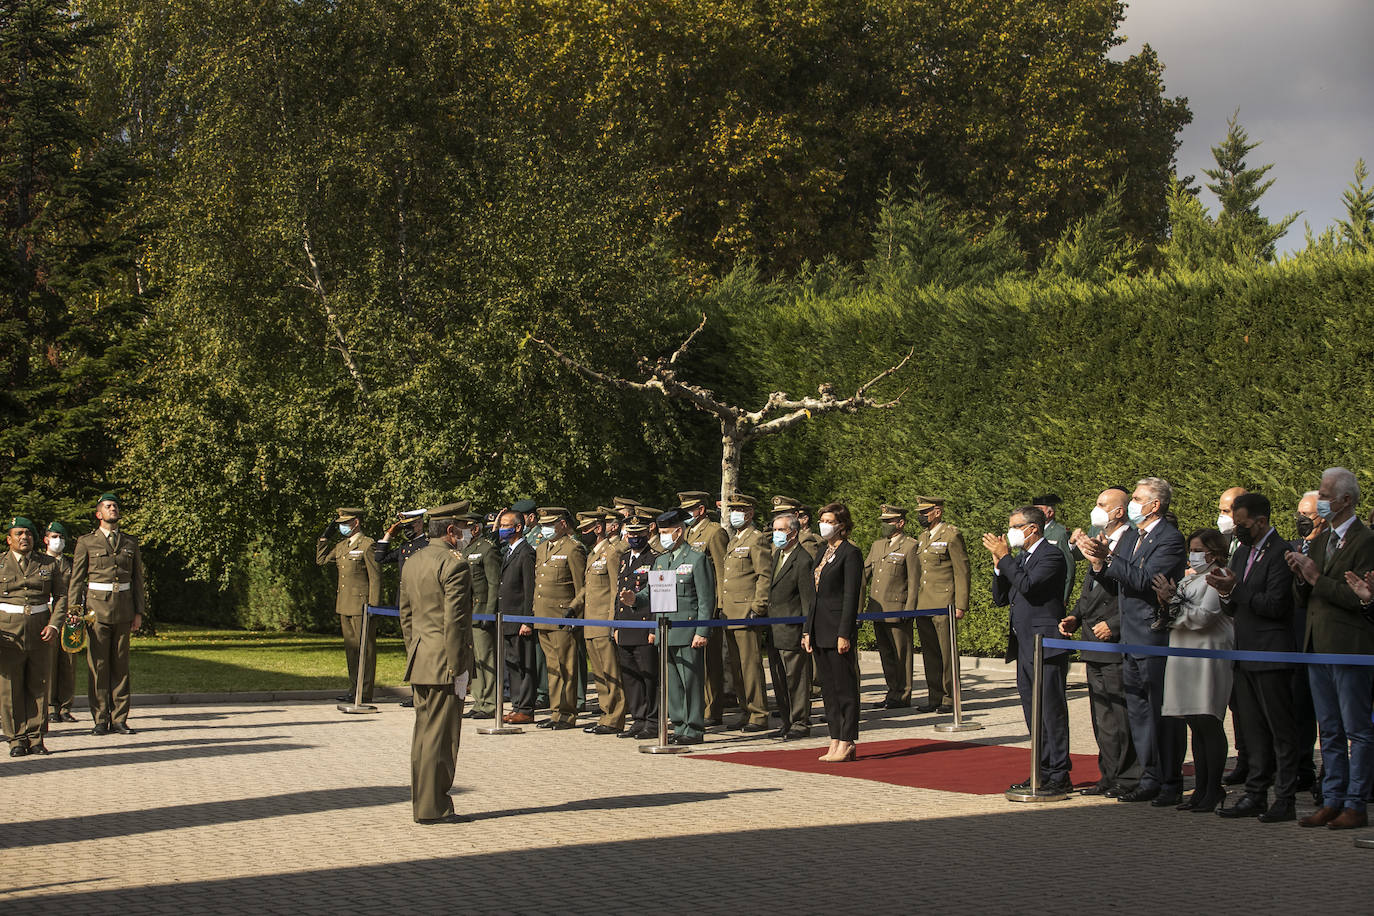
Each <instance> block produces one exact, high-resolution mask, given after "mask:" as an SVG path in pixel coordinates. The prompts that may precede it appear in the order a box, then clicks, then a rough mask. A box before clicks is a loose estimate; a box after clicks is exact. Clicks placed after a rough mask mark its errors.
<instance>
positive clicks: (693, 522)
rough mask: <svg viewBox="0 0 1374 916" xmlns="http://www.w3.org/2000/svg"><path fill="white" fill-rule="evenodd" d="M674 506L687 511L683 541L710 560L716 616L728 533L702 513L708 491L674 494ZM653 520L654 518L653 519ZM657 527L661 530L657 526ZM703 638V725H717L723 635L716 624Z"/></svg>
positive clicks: (722, 686)
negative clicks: (675, 504) (704, 709)
mask: <svg viewBox="0 0 1374 916" xmlns="http://www.w3.org/2000/svg"><path fill="white" fill-rule="evenodd" d="M677 498H678V507H679V508H681V509H684V510H686V512H687V513H688V516H689V518H688V525H689V527H688V528H687V535H686V537H687V544H688V545H689V546H690V547H691V548H692V549H693V550H696V551H699V552H701V553H704V554H706V556H707V558H708V559H709V560H710V561H711V573H712V579H711V585H712V590H713V594H714V595H715V601H716V606H715V607H714V608H712V609H711V613H710V616H711V617H717V616H719V615H720V613H721V610H722V607H721V604H720V600H721V596H720V588H719V586H720V581H721V580H722V579H724V578H725V551H726V545H727V544H729V541H730V536H729V535H728V534H726V533H725V529H724V528H722V527H721V526H720V525H719V524H717V523H716V522H714V521H712V520H711V518H710V516H708V515H707V514H706V504H707V502H708V501H709V500H710V498H711V494H710V493H707V492H706V491H705V490H686V491H683V492H681V493H679V494H678V495H677ZM655 523H657V519H655ZM660 530H661V529H660ZM708 630H709V632H708V634H707V639H706V660H705V666H706V667H705V676H706V688H705V695H706V724H707V725H708V726H710V725H719V724H720V722H721V711H722V707H723V706H724V705H725V659H724V657H723V654H722V644H723V637H722V636H721V629H720V628H719V627H709V628H708Z"/></svg>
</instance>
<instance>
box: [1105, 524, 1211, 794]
mask: <svg viewBox="0 0 1374 916" xmlns="http://www.w3.org/2000/svg"><path fill="white" fill-rule="evenodd" d="M1187 565H1188V549H1187V545H1186V544H1185V543H1184V541H1183V535H1181V534H1179V531H1178V529H1177V528H1175V527H1174V526H1173V525H1171V524H1169V523H1168V522H1166V521H1163V520H1161V521H1159V522H1158V523H1157V524H1156V525H1155V526H1154V527H1153V528H1151V529H1150V532H1149V534H1146V535H1145V536H1144V538H1142V537H1141V535H1140V531H1139V529H1136V528H1132V529H1131V530H1129V531H1127V532H1126V533H1125V534H1123V535H1122V536H1121V542H1120V543H1119V544H1117V547H1116V553H1114V554H1113V555H1112V558H1111V562H1110V563H1108V564H1107V565H1106V566H1105V567H1103V569H1102V571H1101V572H1095V573H1092V576H1093V577H1094V578H1096V579H1097V580H1098V581H1100V582H1102V583H1103V584H1104V585H1106V586H1108V587H1109V588H1113V589H1115V590H1116V594H1117V606H1118V607H1119V608H1120V610H1121V641H1122V642H1123V643H1127V644H1130V645H1146V646H1167V645H1168V644H1169V631H1168V630H1158V631H1155V630H1151V629H1150V622H1151V621H1152V620H1154V618H1155V614H1156V612H1157V610H1158V608H1159V597H1158V596H1157V595H1156V594H1155V587H1154V584H1153V582H1154V577H1155V576H1157V575H1160V574H1161V573H1162V574H1163V575H1165V576H1167V577H1168V578H1169V579H1171V580H1172V581H1174V582H1177V581H1179V580H1180V579H1182V578H1183V570H1184V569H1185V568H1186V567H1187ZM1167 662H1168V659H1167V658H1165V657H1164V656H1153V657H1151V656H1142V655H1135V654H1127V655H1125V656H1123V657H1122V660H1121V680H1122V682H1123V683H1124V684H1125V687H1126V715H1127V717H1128V718H1129V719H1130V722H1131V740H1132V742H1134V744H1135V752H1136V755H1137V756H1139V758H1140V762H1141V764H1142V766H1143V767H1144V769H1143V772H1142V773H1141V776H1140V788H1141V789H1142V790H1151V789H1160V790H1162V791H1165V792H1178V791H1180V790H1181V789H1182V788H1183V752H1184V742H1185V739H1186V737H1187V726H1186V725H1184V722H1183V720H1182V719H1176V718H1170V719H1167V720H1165V719H1163V718H1162V717H1161V715H1160V711H1161V709H1162V708H1163V705H1164V668H1165V666H1166V664H1167Z"/></svg>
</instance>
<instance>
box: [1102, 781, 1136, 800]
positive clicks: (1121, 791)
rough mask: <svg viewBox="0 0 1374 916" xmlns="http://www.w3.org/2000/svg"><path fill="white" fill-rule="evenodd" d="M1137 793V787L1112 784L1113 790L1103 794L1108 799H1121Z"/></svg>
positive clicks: (1110, 789)
mask: <svg viewBox="0 0 1374 916" xmlns="http://www.w3.org/2000/svg"><path fill="white" fill-rule="evenodd" d="M1134 791H1135V786H1123V785H1122V784H1121V783H1119V782H1117V783H1112V786H1111V788H1109V789H1108V790H1107V791H1105V792H1103V793H1102V794H1103V795H1104V796H1105V797H1107V798H1120V797H1121V796H1123V795H1130V794H1131V793H1132V792H1134Z"/></svg>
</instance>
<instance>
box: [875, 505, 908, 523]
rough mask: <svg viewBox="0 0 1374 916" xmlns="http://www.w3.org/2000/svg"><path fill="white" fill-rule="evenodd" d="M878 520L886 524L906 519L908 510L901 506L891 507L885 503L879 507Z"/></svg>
mask: <svg viewBox="0 0 1374 916" xmlns="http://www.w3.org/2000/svg"><path fill="white" fill-rule="evenodd" d="M878 518H880V519H882V520H883V521H885V522H888V521H892V520H894V519H899V518H906V510H905V509H903V508H902V507H901V506H889V505H888V504H887V503H883V504H882V505H881V506H879V507H878Z"/></svg>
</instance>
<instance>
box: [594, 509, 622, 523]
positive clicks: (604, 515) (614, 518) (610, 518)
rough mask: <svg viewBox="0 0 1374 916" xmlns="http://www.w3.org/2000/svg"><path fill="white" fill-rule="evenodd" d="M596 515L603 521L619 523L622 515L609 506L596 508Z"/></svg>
mask: <svg viewBox="0 0 1374 916" xmlns="http://www.w3.org/2000/svg"><path fill="white" fill-rule="evenodd" d="M596 515H597V517H598V518H600V519H601V520H602V521H606V522H618V521H620V513H619V512H617V511H616V510H614V509H612V508H610V507H609V506H597V507H596Z"/></svg>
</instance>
